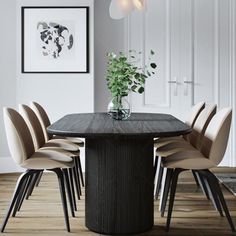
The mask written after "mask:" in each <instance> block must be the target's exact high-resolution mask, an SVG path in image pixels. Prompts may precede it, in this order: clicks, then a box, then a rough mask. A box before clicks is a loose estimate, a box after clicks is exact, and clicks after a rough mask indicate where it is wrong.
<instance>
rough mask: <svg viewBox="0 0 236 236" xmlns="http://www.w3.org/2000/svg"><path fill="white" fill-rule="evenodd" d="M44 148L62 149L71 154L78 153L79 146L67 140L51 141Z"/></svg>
mask: <svg viewBox="0 0 236 236" xmlns="http://www.w3.org/2000/svg"><path fill="white" fill-rule="evenodd" d="M43 147H44V148H47V147H60V148H62V149H64V150H66V151H70V152H78V151H79V146H78V145H77V144H75V143H72V142H70V141H68V140H66V139H50V140H49V141H48V142H47V143H45V145H44V146H43Z"/></svg>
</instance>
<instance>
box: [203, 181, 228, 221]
mask: <svg viewBox="0 0 236 236" xmlns="http://www.w3.org/2000/svg"><path fill="white" fill-rule="evenodd" d="M201 177H202V179H203V182H204V183H205V185H206V188H207V191H208V194H209V197H210V199H211V201H212V203H213V205H214V207H215V209H216V210H217V211H218V212H219V213H220V216H222V217H223V216H224V214H223V211H222V208H221V204H220V200H219V197H218V194H217V191H216V190H215V187H214V184H212V181H208V180H207V178H206V177H205V176H201Z"/></svg>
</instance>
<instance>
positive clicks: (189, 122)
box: [185, 102, 205, 128]
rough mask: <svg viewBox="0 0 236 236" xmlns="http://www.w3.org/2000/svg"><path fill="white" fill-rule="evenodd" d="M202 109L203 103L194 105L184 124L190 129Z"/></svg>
mask: <svg viewBox="0 0 236 236" xmlns="http://www.w3.org/2000/svg"><path fill="white" fill-rule="evenodd" d="M204 107H205V102H199V103H197V104H196V105H194V106H193V107H192V109H191V112H190V114H189V116H188V118H187V120H186V121H185V123H186V124H187V125H189V126H190V127H191V128H193V126H194V124H195V121H196V120H197V118H198V116H199V114H200V113H201V111H202V110H203V109H204Z"/></svg>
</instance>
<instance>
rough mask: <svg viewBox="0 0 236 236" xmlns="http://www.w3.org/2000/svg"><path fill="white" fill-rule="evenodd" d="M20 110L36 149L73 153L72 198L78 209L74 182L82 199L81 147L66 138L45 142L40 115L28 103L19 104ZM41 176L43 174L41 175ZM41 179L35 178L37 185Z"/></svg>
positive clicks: (70, 173) (71, 171) (71, 172)
mask: <svg viewBox="0 0 236 236" xmlns="http://www.w3.org/2000/svg"><path fill="white" fill-rule="evenodd" d="M19 111H20V113H21V115H22V116H23V118H24V119H25V122H26V124H27V125H28V127H29V130H30V133H31V136H32V138H33V143H34V146H35V150H38V149H39V148H41V149H58V148H59V149H64V150H66V151H70V152H72V153H73V160H74V162H75V166H74V167H73V169H70V170H69V175H70V181H71V188H72V199H73V203H74V204H73V205H74V209H75V210H77V206H76V200H75V194H74V192H75V190H74V182H75V189H76V192H77V196H78V199H80V195H81V187H80V181H79V172H78V161H79V160H78V158H79V155H80V152H79V147H78V145H76V144H74V143H72V142H70V141H68V140H66V139H50V140H48V141H47V142H45V141H46V140H45V136H44V134H43V129H42V127H41V125H40V122H39V120H38V117H37V116H36V114H35V113H34V111H33V110H32V109H31V108H30V107H29V106H26V105H22V104H20V105H19ZM40 177H41V175H40ZM36 181H37V182H39V180H35V183H34V184H35V185H36V183H37V182H36ZM33 188H34V185H33V184H32V188H31V191H30V192H29V194H28V195H27V198H28V197H29V195H30V194H31V193H32V191H33Z"/></svg>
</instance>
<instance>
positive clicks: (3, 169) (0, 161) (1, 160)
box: [0, 157, 24, 173]
mask: <svg viewBox="0 0 236 236" xmlns="http://www.w3.org/2000/svg"><path fill="white" fill-rule="evenodd" d="M23 171H24V169H23V168H20V167H18V166H17V165H16V163H15V162H14V161H13V160H12V158H11V157H0V173H13V172H23Z"/></svg>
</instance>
